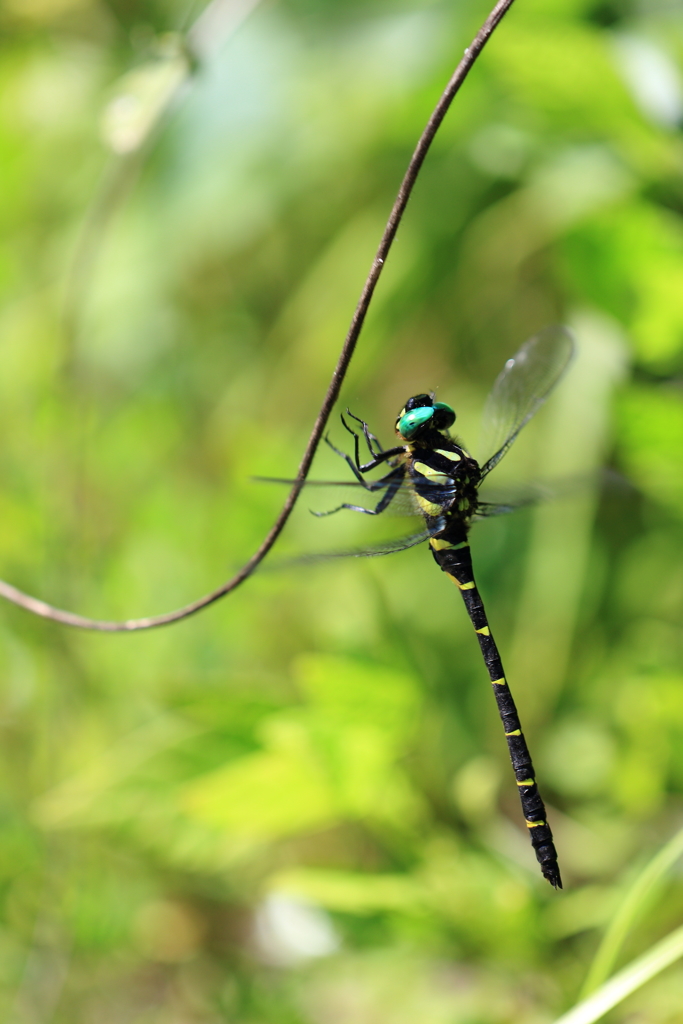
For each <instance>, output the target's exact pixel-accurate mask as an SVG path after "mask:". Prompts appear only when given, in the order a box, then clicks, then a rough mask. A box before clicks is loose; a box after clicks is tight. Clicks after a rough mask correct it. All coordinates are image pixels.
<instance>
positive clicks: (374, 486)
mask: <svg viewBox="0 0 683 1024" xmlns="http://www.w3.org/2000/svg"><path fill="white" fill-rule="evenodd" d="M348 429H349V428H348V427H347V430H348ZM349 432H350V433H352V434H353V433H354V432H353V431H352V430H351V431H349ZM354 437H356V462H354V461H353V459H352V458H351V456H350V455H349V454H348V453H347V452H343V451H342V450H341V448H337V447H336V445H334V444H332V442H331V441H330V439H329V437H328V436H327V435H325V443H326V444H327V445H329V447H330V448H331V449H332V451H333V452H334V453H335V454H336V455H338V456H339V458H340V459H343V460H344V462H345V463H346V464H347V466H348V467H349V469H350V470H351V472H352V473H353V475H354V476H355V478H356V480H357V481H358V482H359V483H361V484H362V485H363V487H365V489H366V490H368V491H376V490H378V489H379V488H380V487H382V486H383V484H384V481H385V480H386V479H387V477H383V478H382V480H364V479H363V477H362V476H361V473H367V472H368V470H370V469H375V468H376V467H377V466H380V465H381V464H382V463H383V462H389V465H393V463H392V462H391V461H390V460H391V459H393V457H394V455H403V453H404V452H405V450H406V449H405V447H404V446H403V445H399V446H398V447H396V448H389V449H387V451H385V452H379V453H378V454H377V455H376V456H375V457H374V458H373V459H372V460H371V461H370V462H366V463H364V464H363V465H361V463H360V460H359V458H358V437H357V436H356V435H355V434H354ZM396 468H398V467H396ZM392 472H393V470H392ZM387 476H391V473H389V474H387Z"/></svg>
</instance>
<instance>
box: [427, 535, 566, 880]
mask: <svg viewBox="0 0 683 1024" xmlns="http://www.w3.org/2000/svg"><path fill="white" fill-rule="evenodd" d="M454 526H455V524H454V523H449V524H448V525H447V526H446V528H445V529H444V530H443V531H442V532H441V534H440V535H439V536H436V537H432V539H431V540H430V542H429V543H430V547H431V549H432V554H433V556H434V559H435V560H436V562H437V564H438V566H439V567H440V568H441V569H442V570H443V572H445V573H447V574H448V575H449V576H450V578H451V579H452V580H453V582H454V583H455V584H456V585H457V587H458V589H459V590H460V593H461V594H462V598H463V600H464V602H465V606H466V608H467V611H468V613H469V617H470V620H471V622H472V625H473V626H474V630H475V633H476V634H477V639H478V641H479V646H480V647H481V653H482V655H483V657H484V662H485V663H486V667H487V669H488V673H489V678H490V680H491V686H492V688H493V694H494V697H495V699H496V705H497V707H498V713H499V715H500V719H501V721H502V723H503V728H504V730H505V739H506V740H507V745H508V752H509V754H510V761H511V762H512V767H513V770H514V773H515V779H516V781H517V789H518V790H519V798H520V801H521V804H522V812H523V814H524V820H525V822H526V826H527V828H528V829H529V838H530V839H531V845H532V846H533V848H534V852H535V854H536V859H537V860H538V862H539V864H540V866H541V871H542V873H543V876H544V878H547V880H548V881H549V882H550V883H551V885H554V886H555V888H556V889H561V888H562V880H561V877H560V869H559V865H558V863H557V851H556V850H555V846H554V844H553V834H552V830H551V828H550V825H549V824H548V821H547V815H546V809H545V805H544V803H543V800H542V798H541V794H540V793H539V791H538V786H537V784H536V778H535V774H534V766H533V763H532V760H531V755H530V754H529V748H528V747H527V743H526V740H525V738H524V733H523V732H522V727H521V724H520V721H519V715H518V714H517V708H516V706H515V702H514V699H513V697H512V693H511V692H510V687H509V686H508V683H507V680H506V678H505V673H504V671H503V663H502V661H501V658H500V653H499V651H498V647H497V645H496V642H495V640H494V639H493V636H492V635H491V630H490V627H489V624H488V619H487V616H486V611H485V609H484V602H483V601H482V599H481V595H480V593H479V590H478V589H477V585H476V583H475V581H474V574H473V571H472V555H471V552H470V547H469V544H468V543H467V537H466V531H465V528H464V527H461V530H460V531H457V529H454Z"/></svg>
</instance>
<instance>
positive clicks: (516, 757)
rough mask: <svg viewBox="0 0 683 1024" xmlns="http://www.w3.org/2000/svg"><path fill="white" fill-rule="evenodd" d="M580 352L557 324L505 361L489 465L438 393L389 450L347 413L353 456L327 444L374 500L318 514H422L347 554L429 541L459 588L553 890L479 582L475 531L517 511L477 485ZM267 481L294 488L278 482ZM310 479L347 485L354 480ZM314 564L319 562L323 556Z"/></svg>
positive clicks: (546, 831)
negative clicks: (399, 532)
mask: <svg viewBox="0 0 683 1024" xmlns="http://www.w3.org/2000/svg"><path fill="white" fill-rule="evenodd" d="M574 350H575V344H574V340H573V337H572V334H571V332H570V331H569V330H568V329H567V328H566V327H563V326H560V325H556V326H553V327H548V328H546V329H544V330H542V331H540V332H539V333H538V334H536V335H534V336H533V337H531V338H530V339H529V340H528V341H527V342H525V344H524V345H522V347H521V348H520V350H519V351H518V352H517V353H516V355H514V356H513V357H512V358H511V359H508V361H507V362H506V363H505V366H504V368H503V370H502V372H501V373H500V375H499V376H498V378H497V379H496V381H495V383H494V385H493V389H492V391H491V393H490V395H489V398H488V400H487V403H486V407H485V412H484V421H485V424H487V425H488V435H489V436H488V446H489V447H488V450H489V451H490V452H491V453H492V454H490V455H489V457H488V458H487V459H486V460H485V461H484V462H482V463H479V462H477V461H476V459H474V458H473V457H472V455H470V453H469V452H468V451H467V449H466V448H465V447H464V446H463V444H462V442H461V441H460V440H459V438H457V437H453V436H451V433H450V428H451V427H452V426H453V424H454V423H455V419H456V414H455V410H454V409H452V408H451V406H450V405H447V404H446V403H445V402H437V401H435V400H434V395H433V394H420V395H413V397H412V398H409V399H408V401H407V402H406V403H405V405H404V407H403V408H402V409H401V411H400V413H399V414H398V416H397V418H396V424H395V432H396V441H397V443H396V444H395V445H394V446H393V447H391V448H387V449H384V448H382V446H381V444H380V442H379V440H378V439H377V437H376V436H375V434H373V433H372V432H371V431H370V429H369V427H368V425H367V423H365V422H364V421H363V420H361V419H359V418H358V417H357V416H354V415H353V414H352V413H350V412H349V411H348V410H347V414H348V416H349V417H350V418H351V419H352V420H354V421H355V423H356V424H358V426H359V429H354V427H352V426H350V425H349V424H348V423H347V421H346V419H345V418H344V416H343V415H342V417H341V421H342V424H343V426H344V427H345V429H346V430H347V431H348V432H349V433H350V434H351V435H352V437H353V439H354V441H353V445H354V454H353V457H352V456H351V455H349V454H348V453H347V452H344V451H342V450H341V449H339V448H336V447H335V446H334V445H333V444H332V442H331V441H330V439H329V437H328V438H326V441H327V443H328V444H329V445H330V447H331V448H332V449H333V451H335V452H336V454H337V455H339V456H340V457H341V458H342V459H344V461H345V462H346V464H347V466H348V467H349V469H350V470H351V473H352V474H353V477H354V478H355V479H354V484H355V487H356V488H357V489H358V490H359V491H363V492H365V493H366V494H367V495H368V505H370V506H371V507H367V505H365V504H360V503H358V504H356V503H351V502H343V503H342V504H340V505H338V506H337V507H336V508H332V509H329V510H328V511H325V512H314V515H317V516H327V515H332V514H334V513H337V512H341V511H343V510H346V511H352V512H358V513H362V514H364V515H371V516H377V515H381V514H382V513H384V512H387V511H389V510H391V509H396V510H398V511H400V512H406V513H408V514H413V515H419V516H421V517H422V519H423V528H422V529H421V530H420V531H419V532H418V533H415V534H412V535H410V536H408V537H404V538H401V539H399V540H396V541H390V542H388V543H386V544H383V545H378V546H376V547H374V548H371V549H369V550H366V551H354V552H344V553H342V555H348V554H353V555H356V556H358V555H362V556H370V555H384V554H389V553H391V552H393V551H400V550H404V549H406V548H409V547H413V546H415V545H417V544H421V543H423V542H425V541H426V542H428V544H429V547H430V549H431V553H432V555H433V557H434V560H435V561H436V564H437V565H438V566H439V568H440V569H441V570H442V571H443V572H445V573H446V574H447V575H448V576H449V577H450V579H451V580H452V581H453V582H454V583H455V585H456V586H457V587H458V590H459V591H460V594H461V595H462V598H463V601H464V603H465V607H466V609H467V613H468V615H469V618H470V621H471V623H472V626H473V627H474V631H475V634H476V637H477V640H478V641H479V646H480V648H481V653H482V655H483V659H484V663H485V665H486V669H487V671H488V675H489V679H490V681H491V686H492V689H493V694H494V697H495V700H496V704H497V707H498V713H499V715H500V719H501V721H502V724H503V729H504V732H505V739H506V741H507V746H508V752H509V754H510V760H511V762H512V768H513V771H514V774H515V779H516V782H517V788H518V791H519V796H520V800H521V805H522V813H523V815H524V820H525V823H526V826H527V829H528V831H529V837H530V839H531V845H532V847H533V850H534V852H535V854H536V859H537V860H538V863H539V865H540V869H541V872H542V874H543V877H544V878H546V879H547V880H548V882H550V884H551V885H552V886H554V887H555V889H561V888H562V879H561V875H560V868H559V864H558V858H557V851H556V849H555V845H554V842H553V834H552V830H551V827H550V824H549V823H548V816H547V813H546V809H545V805H544V803H543V799H542V797H541V794H540V792H539V789H538V785H537V782H536V775H535V772H534V766H533V762H532V760H531V755H530V753H529V748H528V746H527V742H526V739H525V737H524V733H523V732H522V726H521V723H520V719H519V714H518V711H517V707H516V705H515V702H514V699H513V697H512V693H511V691H510V686H509V684H508V681H507V678H506V676H505V672H504V669H503V663H502V660H501V656H500V652H499V650H498V646H497V644H496V641H495V640H494V637H493V634H492V632H491V627H490V625H489V621H488V617H487V615H486V610H485V608H484V603H483V601H482V598H481V594H480V593H479V589H478V587H477V584H476V581H475V578H474V571H473V568H472V554H471V550H470V545H469V541H468V534H469V530H470V527H471V525H472V523H474V522H476V521H477V520H479V519H485V518H488V517H490V516H493V515H500V514H502V513H505V512H510V511H512V509H513V507H515V503H510V502H490V501H485V500H483V499H482V498H481V496H480V493H479V489H480V487H481V485H482V483H483V482H484V480H485V479H486V478H487V477H488V475H489V473H490V472H491V471H492V470H493V469H495V467H496V466H497V465H498V463H499V462H500V460H501V459H502V458H503V456H504V455H506V453H507V452H508V451H509V449H510V447H511V446H512V444H513V443H514V442H515V440H516V439H517V437H518V435H519V433H520V431H521V430H522V428H523V427H524V426H525V425H526V424H527V423H528V422H529V420H530V419H531V418H532V416H534V414H535V413H536V412H537V411H538V409H539V408H540V407H541V405H542V404H543V403H544V402H545V400H546V399H547V397H548V396H549V394H550V393H551V391H552V390H553V388H554V387H555V386H556V385H557V383H558V382H559V380H560V378H561V377H562V375H563V374H564V372H565V370H566V369H567V366H568V365H569V363H570V361H571V359H572V357H573V354H574ZM361 434H362V436H363V438H364V441H365V445H366V446H367V448H368V450H369V453H370V458H369V459H368V460H367V461H366V462H362V461H361V458H360V450H361V443H362V442H361ZM379 466H385V467H386V468H388V472H387V473H386V474H385V475H384V476H382V477H380V478H379V479H376V480H373V479H369V478H366V476H365V474H366V473H369V472H370V471H371V470H373V469H376V468H377V467H379ZM261 479H266V480H268V481H269V482H278V483H285V482H289V481H284V480H281V479H279V478H273V477H269V478H261ZM308 483H309V484H310V485H312V486H316V485H323V486H348V481H347V482H343V483H342V482H337V481H333V482H330V481H309V482H308ZM370 496H374V498H376V499H377V500H376V502H374V498H373V499H372V501H371V500H370ZM373 502H374V504H373ZM521 503H522V504H524V503H527V501H526V500H524V501H522V502H521ZM517 504H519V503H517ZM322 557H324V558H327V557H339V555H331V556H330V555H325V556H322ZM312 560H317V556H313V559H312Z"/></svg>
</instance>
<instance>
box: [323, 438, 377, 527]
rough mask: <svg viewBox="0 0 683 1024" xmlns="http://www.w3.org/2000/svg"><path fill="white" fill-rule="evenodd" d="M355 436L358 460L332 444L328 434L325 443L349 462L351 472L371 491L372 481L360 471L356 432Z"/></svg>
mask: <svg viewBox="0 0 683 1024" xmlns="http://www.w3.org/2000/svg"><path fill="white" fill-rule="evenodd" d="M342 422H343V419H342ZM344 426H345V427H346V424H345V423H344ZM346 429H347V430H348V429H349V428H348V427H346ZM351 433H352V434H353V431H351ZM353 436H354V437H355V438H356V461H355V462H354V461H353V459H352V458H351V456H350V455H349V454H348V453H347V452H343V451H342V450H341V448H337V447H336V445H334V444H332V442H331V441H330V438H329V436H328V435H327V434H326V435H325V443H326V444H327V445H329V447H330V448H331V449H332V451H333V452H334V453H335V455H338V456H339V458H340V459H343V460H344V462H345V463H346V464H347V466H348V467H349V469H350V470H351V472H352V473H353V475H354V476H355V478H356V480H357V481H358V483H359V484H362V485H363V487H365V489H366V490H368V491H369V490H372V487H371V484H370V482H369V481H368V480H365V479H363V477H362V476H361V473H360V468H359V467H360V460H359V458H358V437H357V436H356V434H354V435H353ZM340 508H341V506H340Z"/></svg>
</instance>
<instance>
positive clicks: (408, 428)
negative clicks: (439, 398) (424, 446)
mask: <svg viewBox="0 0 683 1024" xmlns="http://www.w3.org/2000/svg"><path fill="white" fill-rule="evenodd" d="M433 415H434V408H433V406H431V405H430V406H422V407H421V408H419V409H411V410H410V412H407V413H406V414H405V415H404V416H401V418H400V419H399V421H398V423H397V424H396V429H397V430H398V432H399V434H400V435H401V437H405V439H406V441H409V440H410V438H411V437H413V436H414V435H415V434H416V433H417V431H418V430H419V429H420V427H423V426H424V425H425V423H428V422H429V420H430V419H431V418H432V416H433ZM453 418H454V419H455V416H454V417H453Z"/></svg>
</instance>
